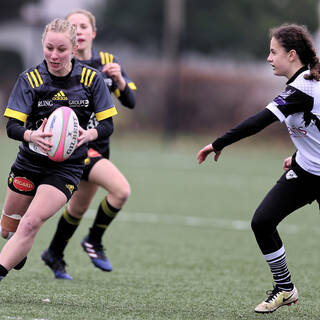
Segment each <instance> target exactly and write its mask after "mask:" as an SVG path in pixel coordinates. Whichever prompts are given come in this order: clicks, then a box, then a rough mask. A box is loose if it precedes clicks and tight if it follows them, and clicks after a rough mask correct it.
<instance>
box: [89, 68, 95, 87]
mask: <svg viewBox="0 0 320 320" xmlns="http://www.w3.org/2000/svg"><path fill="white" fill-rule="evenodd" d="M95 74H96V72H95V71H92V73H91V77H90V80H89V83H88V87H90V86H91V82H92V80H93V78H94V76H95Z"/></svg>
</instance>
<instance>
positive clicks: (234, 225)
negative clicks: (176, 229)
mask: <svg viewBox="0 0 320 320" xmlns="http://www.w3.org/2000/svg"><path fill="white" fill-rule="evenodd" d="M95 214H96V210H94V209H89V210H88V211H87V213H86V214H85V216H84V217H86V218H92V217H94V216H95ZM117 221H122V222H136V223H151V224H158V223H160V224H170V225H178V226H179V225H180V226H189V227H205V228H208V227H209V228H216V229H228V230H240V231H247V230H251V222H250V221H247V220H227V219H217V218H201V217H193V216H178V215H166V214H158V213H146V212H125V211H121V213H120V214H119V216H118V217H117ZM279 229H280V230H281V231H282V232H285V233H289V234H295V233H299V232H300V231H301V228H300V227H299V226H297V225H294V224H284V225H281V226H280V227H279Z"/></svg>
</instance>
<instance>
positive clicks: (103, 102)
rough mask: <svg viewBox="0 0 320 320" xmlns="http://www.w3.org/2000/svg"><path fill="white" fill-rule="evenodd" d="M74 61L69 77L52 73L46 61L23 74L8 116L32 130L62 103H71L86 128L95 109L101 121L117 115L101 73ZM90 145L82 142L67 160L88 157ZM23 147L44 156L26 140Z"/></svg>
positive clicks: (81, 124)
mask: <svg viewBox="0 0 320 320" xmlns="http://www.w3.org/2000/svg"><path fill="white" fill-rule="evenodd" d="M72 64H73V66H72V71H71V72H70V73H69V74H68V75H67V76H65V77H56V76H53V75H52V74H50V73H49V72H48V69H47V65H46V62H45V61H43V62H42V63H41V64H39V65H38V66H36V67H33V68H29V69H27V70H26V71H25V72H23V73H22V74H20V76H19V78H18V80H17V82H16V84H15V86H14V89H13V91H12V93H11V95H10V98H9V102H8V105H7V107H6V110H5V113H4V116H6V117H8V118H13V119H17V120H20V121H21V122H23V123H25V126H26V128H27V129H31V130H36V129H37V128H39V127H40V126H41V124H42V121H43V120H44V119H45V118H48V117H49V115H50V114H51V113H52V112H53V111H54V110H55V109H56V108H59V107H61V106H68V107H70V108H71V109H72V110H73V111H74V112H75V113H76V115H77V116H78V119H79V123H80V126H81V127H83V128H86V127H87V124H88V121H89V119H90V116H91V114H92V113H94V114H95V116H96V118H97V120H98V121H99V120H104V119H107V118H110V117H112V116H114V115H115V114H116V113H117V111H116V108H115V107H114V104H113V101H112V98H111V96H110V93H109V92H108V90H107V89H106V86H105V84H104V80H103V77H102V75H101V73H100V72H99V71H98V70H96V69H94V68H92V67H88V66H86V65H82V64H81V63H80V62H78V61H76V60H73V61H72ZM87 147H88V146H87V145H82V146H80V147H79V148H77V149H76V150H75V151H74V153H73V154H72V156H71V157H70V158H69V159H68V160H66V161H71V162H72V161H73V160H75V159H83V158H85V156H86V153H87ZM20 151H21V152H22V153H27V154H30V155H32V156H34V157H43V155H41V154H39V153H37V152H35V151H34V149H33V150H32V148H31V145H30V144H29V143H26V142H23V143H22V144H21V146H20Z"/></svg>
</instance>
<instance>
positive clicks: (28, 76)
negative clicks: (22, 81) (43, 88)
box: [26, 72, 34, 88]
mask: <svg viewBox="0 0 320 320" xmlns="http://www.w3.org/2000/svg"><path fill="white" fill-rule="evenodd" d="M26 75H27V78H28V80H29V82H30V84H31V87H32V88H34V85H33V82H32V80H31V78H30V75H29V73H28V72H27V73H26Z"/></svg>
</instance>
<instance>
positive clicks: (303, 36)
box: [270, 24, 320, 81]
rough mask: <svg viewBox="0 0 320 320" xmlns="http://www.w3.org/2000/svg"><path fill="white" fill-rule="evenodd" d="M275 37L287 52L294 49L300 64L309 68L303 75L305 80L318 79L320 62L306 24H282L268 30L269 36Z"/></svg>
mask: <svg viewBox="0 0 320 320" xmlns="http://www.w3.org/2000/svg"><path fill="white" fill-rule="evenodd" d="M272 37H274V38H275V39H277V40H278V41H279V43H280V45H281V46H282V47H284V48H285V50H286V51H287V52H289V51H290V50H295V51H296V52H297V54H298V56H299V58H300V61H301V63H302V64H304V65H305V66H307V67H308V68H309V69H310V74H308V75H305V76H304V77H305V79H307V80H313V79H315V80H317V81H319V80H320V63H319V59H318V57H317V54H316V50H315V48H314V44H313V40H312V37H311V35H310V33H309V31H308V29H307V27H306V26H303V25H296V24H283V25H281V26H279V27H276V28H272V29H271V30H270V38H272Z"/></svg>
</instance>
